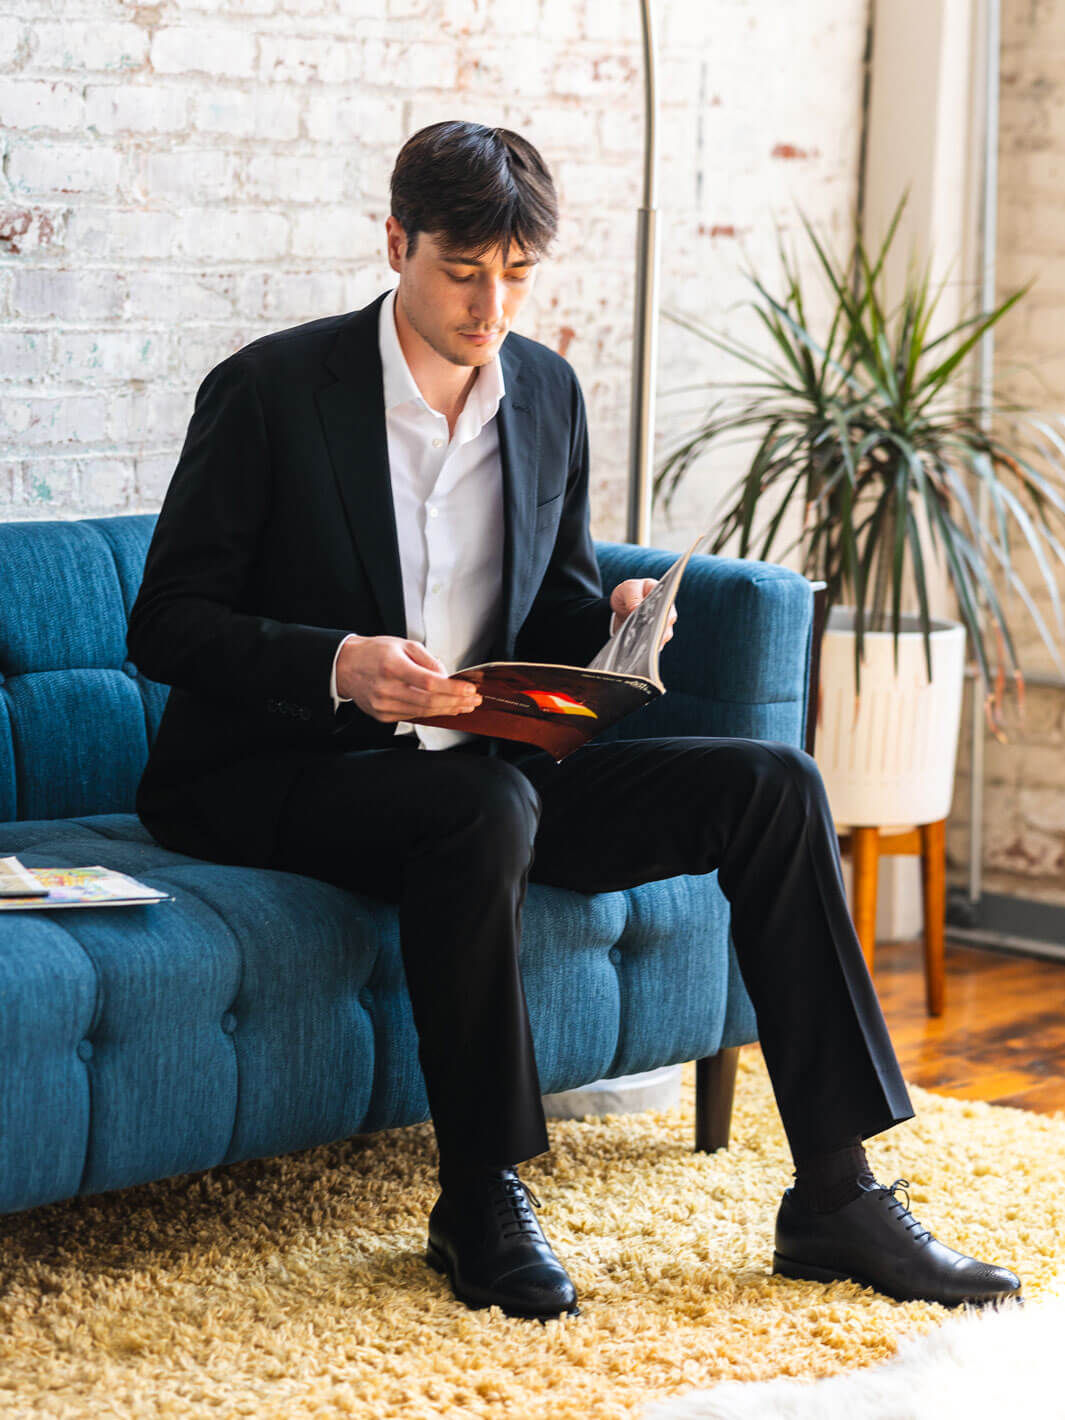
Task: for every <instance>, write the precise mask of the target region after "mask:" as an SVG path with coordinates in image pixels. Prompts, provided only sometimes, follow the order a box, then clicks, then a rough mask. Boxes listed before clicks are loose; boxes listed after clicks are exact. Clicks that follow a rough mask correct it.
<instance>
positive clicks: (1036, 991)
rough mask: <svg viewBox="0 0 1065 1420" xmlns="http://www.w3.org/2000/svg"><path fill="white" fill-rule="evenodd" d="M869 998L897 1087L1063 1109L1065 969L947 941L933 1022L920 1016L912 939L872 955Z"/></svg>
mask: <svg viewBox="0 0 1065 1420" xmlns="http://www.w3.org/2000/svg"><path fill="white" fill-rule="evenodd" d="M874 980H875V982H876V988H877V993H878V995H879V997H880V1002H881V1005H882V1006H883V1009H884V1016H885V1018H886V1020H887V1023H888V1029H889V1030H890V1032H891V1038H892V1041H893V1042H894V1045H895V1049H896V1051H897V1053H898V1056H899V1061H900V1063H901V1065H902V1071H903V1074H904V1075H905V1076H906V1079H907V1080H909V1081H910V1082H911V1083H912V1084H914V1085H920V1086H921V1087H922V1088H924V1089H928V1090H935V1091H937V1092H938V1093H941V1094H948V1095H954V1096H957V1097H959V1098H962V1099H978V1100H990V1101H992V1102H994V1103H995V1104H1008V1105H1015V1106H1017V1107H1019V1108H1023V1109H1031V1110H1035V1111H1037V1112H1039V1113H1042V1114H1053V1113H1055V1112H1057V1111H1059V1110H1065V963H1061V962H1052V961H1040V960H1036V959H1032V958H1028V957H1019V956H1007V955H1005V954H1003V953H1000V952H990V951H982V950H978V949H976V948H974V947H965V946H959V945H957V944H955V943H952V942H950V941H948V942H947V1000H946V1009H945V1011H944V1013H943V1015H942V1016H940V1017H938V1018H936V1019H932V1018H930V1017H929V1016H928V1015H927V1014H926V1012H925V999H924V967H923V962H922V957H921V945H920V942H919V941H913V942H883V943H878V945H877V949H876V968H875V971H874Z"/></svg>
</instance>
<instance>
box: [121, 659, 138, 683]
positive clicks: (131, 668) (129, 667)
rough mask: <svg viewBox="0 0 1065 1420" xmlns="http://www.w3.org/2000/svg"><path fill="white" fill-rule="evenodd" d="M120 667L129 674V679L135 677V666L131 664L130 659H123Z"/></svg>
mask: <svg viewBox="0 0 1065 1420" xmlns="http://www.w3.org/2000/svg"><path fill="white" fill-rule="evenodd" d="M122 669H123V670H124V671H125V673H126V674H127V675H128V676H129V678H130V680H136V679H137V667H136V666H135V665H134V664H133V662H132V661H123V662H122Z"/></svg>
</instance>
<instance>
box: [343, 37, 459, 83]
mask: <svg viewBox="0 0 1065 1420" xmlns="http://www.w3.org/2000/svg"><path fill="white" fill-rule="evenodd" d="M458 62H459V53H458V48H457V47H456V46H455V45H454V44H452V43H450V42H447V41H441V42H440V43H438V44H428V43H422V42H420V41H415V42H413V43H411V44H403V43H400V42H398V41H394V40H367V42H366V46H365V51H364V54H363V69H364V73H365V74H367V75H373V82H374V83H375V84H377V85H380V86H381V87H387V88H391V89H409V90H413V91H415V92H417V91H418V90H419V89H451V88H454V86H455V83H456V81H457V79H458Z"/></svg>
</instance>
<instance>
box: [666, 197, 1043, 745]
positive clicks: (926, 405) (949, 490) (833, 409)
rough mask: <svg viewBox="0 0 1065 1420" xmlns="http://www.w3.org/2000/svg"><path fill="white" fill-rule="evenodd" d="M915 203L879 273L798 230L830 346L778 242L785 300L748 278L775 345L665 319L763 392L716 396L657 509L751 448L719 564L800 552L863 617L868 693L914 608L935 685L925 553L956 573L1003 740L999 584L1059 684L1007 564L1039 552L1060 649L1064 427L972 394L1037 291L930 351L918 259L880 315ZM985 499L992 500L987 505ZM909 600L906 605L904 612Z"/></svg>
mask: <svg viewBox="0 0 1065 1420" xmlns="http://www.w3.org/2000/svg"><path fill="white" fill-rule="evenodd" d="M906 201H907V196H904V197H903V198H902V200H901V201H900V203H899V205H898V207H897V208H896V210H895V213H894V216H893V218H892V221H891V224H890V226H889V229H888V232H887V236H886V238H885V239H884V242H883V245H882V247H881V249H880V251H879V253H878V254H877V255H876V258H875V261H874V260H871V258H870V254H869V252H868V250H867V248H866V246H865V243H864V241H863V240H862V237H861V235H860V233H858V234H856V235H855V237H854V239H853V245H852V249H851V252H850V254H849V256H848V258H847V260H846V261H845V262H842V263H841V262H840V261H839V259H838V258H836V257H835V256H834V255H833V254H831V253H830V252H829V251H828V250H826V247H825V245H824V243H823V242H822V241H821V240H819V238H818V237H817V236H816V234H815V233H814V230H813V228H812V226H811V225H810V223H809V221H808V220H807V219H806V217H805V216H802V222H803V226H804V227H805V229H806V232H807V234H808V236H809V238H810V241H811V242H812V244H813V248H814V251H815V252H816V254H817V260H818V263H819V266H820V270H821V272H823V274H824V277H825V278H827V281H828V286H829V306H830V311H831V313H830V315H829V317H828V318H827V319H826V321H825V323H824V324H825V326H826V327H827V329H826V330H825V331H824V332H822V331H821V330H820V329H819V330H815V329H814V328H813V323H812V322H811V321H809V320H808V319H807V315H806V310H807V308H808V306H809V304H810V303H809V301H808V300H807V299H805V298H804V291H803V287H802V283H801V282H800V279H799V274H798V271H797V268H796V265H795V263H794V261H793V260H791V259H790V258H789V256H788V254H787V252H786V251H785V249H784V245H783V241H782V239H781V238H780V235H779V233H778V250H779V253H780V260H781V265H782V271H783V282H782V287H783V293H782V294H781V295H780V296H779V297H777V296H774V295H771V294H770V291H769V290H768V289H767V285H766V283H764V282H763V281H762V280H761V279H760V278H759V277H758V275H757V274H756V273H754V272H753V271H747V272H745V273H744V274H745V275H746V276H747V278H748V279H749V280H750V281H751V282H752V283H753V285H754V287H755V290H756V292H757V298H756V299H752V300H751V301H750V302H749V303H748V304H749V305H750V306H751V307H752V308H753V310H754V313H755V315H756V316H757V319H758V320H759V322H760V323H761V325H762V326H763V327H764V328H765V330H766V331H767V332H768V335H769V337H770V339H769V342H768V352H769V353H764V352H762V351H759V350H756V349H753V348H750V347H748V346H746V345H744V344H742V343H740V342H739V341H737V340H735V339H733V338H730V337H729V336H727V335H725V334H723V333H720V332H718V331H715V330H713V329H710V328H708V327H707V326H705V325H703V324H702V323H700V322H699V321H697V320H695V319H692V318H690V317H688V316H685V315H682V314H679V313H669V314H670V318H671V319H673V320H675V321H677V322H678V323H679V324H681V325H683V326H685V327H686V328H687V329H688V330H690V331H692V332H693V333H695V334H696V335H699V336H702V337H703V338H704V339H706V340H707V341H709V342H710V343H711V344H712V345H715V346H717V347H718V348H719V349H721V350H724V351H725V352H727V353H728V354H729V355H731V356H733V357H735V358H736V359H737V360H739V361H742V362H743V363H744V364H746V365H747V366H749V367H750V368H751V369H752V370H754V371H756V372H757V374H758V376H760V378H757V379H744V380H736V381H730V382H727V383H724V384H723V383H721V382H715V383H714V384H713V386H712V387H710V388H711V389H712V391H713V393H714V394H715V395H720V397H719V398H716V399H715V400H714V401H713V402H712V403H711V406H710V408H709V410H708V412H707V413H706V415H705V416H704V417H703V419H702V421H701V422H700V423H699V425H698V427H696V428H694V429H692V430H691V431H690V432H688V433H685V434H684V435H683V436H682V437H681V438H680V439H679V441H678V442H677V444H676V446H675V447H674V448H673V449H672V450H671V451H670V452H669V453H668V455H667V457H666V458H665V460H664V462H663V463H662V465H661V467H660V468H659V471H658V473H657V475H656V477H655V485H654V487H655V497H656V499H657V498H661V499H662V501H663V504H664V506H665V507H666V508H667V509H668V507H669V504H670V502H671V500H672V498H673V496H674V494H675V493H676V490H677V487H678V485H679V484H680V482H681V480H682V479H683V478H684V477H685V475H686V474H687V473H688V472H689V470H690V469H691V467H692V465H693V463H694V462H695V461H696V459H697V458H698V457H699V456H700V455H701V454H702V453H704V451H705V450H706V449H707V448H708V446H709V445H711V444H712V443H714V442H715V441H716V440H719V439H721V438H722V436H724V435H727V434H735V435H739V436H740V437H741V438H742V439H744V440H751V439H752V438H757V439H758V445H757V449H756V451H755V453H754V456H753V458H752V459H751V463H750V467H749V468H748V469H747V470H746V472H745V473H744V475H743V476H742V479H741V480H740V482H739V483H738V485H737V486H736V487H735V488H734V489H733V490H732V492H731V493H730V494H729V495H728V497H729V499H730V500H731V501H730V502H729V503H728V504H727V507H726V509H725V511H724V512H722V513H721V514H720V517H719V519H718V521H716V522H715V525H714V527H713V529H712V532H711V536H710V538H709V540H708V550H711V551H714V552H720V551H722V549H723V548H724V547H725V546H726V544H727V543H728V542H729V540H730V539H731V538H732V537H733V536H734V535H735V534H737V533H738V534H739V555H740V556H741V557H747V556H753V557H757V558H760V559H765V560H768V559H770V558H771V557H772V555H773V554H774V552H776V554H777V556H778V558H779V557H782V556H783V555H785V554H786V553H788V552H790V551H791V550H792V549H793V548H795V547H796V546H798V547H799V548H800V549H801V563H802V570H803V573H804V574H805V575H806V576H807V577H811V578H814V579H817V580H822V581H824V582H825V583H826V584H827V588H828V606H829V607H830V608H831V607H832V606H833V605H834V604H836V603H840V602H843V603H847V604H849V605H852V606H853V607H854V608H855V621H854V629H855V678H856V685H857V686H858V688H860V674H861V662H862V658H863V655H864V649H863V645H864V635H865V633H866V632H867V631H883V630H891V631H893V632H894V645H895V656H896V664H897V657H898V636H899V628H900V617H901V614H902V613H903V611H904V610H908V611H915V612H916V614H917V615H918V616H919V618H920V625H921V627H922V630H923V635H924V647H925V661H926V666H927V670H928V676H929V679H931V676H932V658H931V643H930V640H929V633H930V629H931V628H930V620H931V618H930V613H929V601H928V589H927V583H926V554H927V550H928V543H930V544H931V548H932V550H933V555H934V556H935V557H937V558H939V557H945V558H946V565H947V569H948V571H949V575H950V580H951V583H952V585H953V588H954V591H955V593H956V594H957V600H958V605H959V608H960V612H961V617H962V620H963V621H964V623H965V625H966V627H967V628H968V631H969V635H970V641H971V646H972V651H973V654H974V656H975V659H976V664H977V667H978V670H979V674H980V677H981V682H982V685H983V689H984V693H985V706H986V709H987V714H988V718H989V721H990V723H991V725H992V728H993V729H995V730H996V732H997V731H998V729H999V726H1000V719H999V715H998V711H999V709H1000V707H1001V700H1002V690H1003V686H1004V684H1005V677H1006V676H1007V675H1010V676H1011V677H1012V678H1013V679H1014V681H1015V683H1016V685H1017V689H1018V696H1019V698H1020V697H1022V696H1023V678H1022V672H1021V667H1020V664H1019V661H1018V657H1017V652H1016V648H1015V644H1014V639H1013V636H1012V634H1011V631H1010V625H1009V616H1008V615H1007V610H1006V608H1005V607H1004V605H1003V600H1002V597H1001V596H1000V593H999V586H1000V585H1002V584H1005V585H1006V586H1008V587H1010V588H1012V589H1013V590H1014V591H1015V592H1016V593H1017V595H1018V597H1019V598H1020V600H1021V601H1022V602H1023V603H1024V605H1025V606H1026V607H1027V609H1028V611H1029V613H1030V614H1031V616H1032V618H1033V620H1034V621H1035V623H1036V625H1037V626H1038V628H1039V631H1040V634H1041V635H1042V637H1043V640H1044V641H1045V642H1046V644H1047V646H1048V647H1049V649H1050V651H1051V654H1052V655H1053V657H1054V659H1055V661H1056V663H1057V664H1058V665H1059V666H1062V667H1063V669H1065V666H1063V663H1062V659H1061V654H1060V651H1059V646H1058V641H1057V639H1056V638H1055V636H1054V635H1052V634H1051V631H1050V629H1049V628H1048V626H1047V624H1046V621H1045V620H1044V618H1043V615H1042V613H1041V612H1040V609H1039V607H1038V605H1037V604H1036V601H1035V599H1034V598H1033V596H1032V595H1031V592H1030V590H1029V589H1028V588H1027V587H1026V586H1025V584H1024V581H1023V580H1022V578H1021V576H1020V573H1019V572H1018V570H1017V568H1016V566H1015V565H1014V556H1013V553H1014V551H1015V549H1016V546H1017V544H1018V539H1020V541H1021V542H1023V544H1024V545H1025V546H1027V547H1028V548H1029V549H1030V550H1031V552H1032V554H1033V558H1034V562H1035V565H1036V566H1037V567H1038V569H1039V574H1040V578H1041V579H1042V581H1043V583H1044V584H1045V585H1046V587H1047V589H1048V592H1049V600H1050V605H1051V607H1052V608H1053V613H1054V618H1055V620H1056V626H1057V632H1058V636H1059V637H1060V638H1061V641H1062V642H1065V622H1063V619H1062V610H1061V601H1060V596H1059V591H1058V585H1057V581H1056V574H1058V575H1060V568H1063V567H1065V549H1063V546H1062V542H1061V540H1060V536H1059V534H1060V533H1061V532H1063V531H1065V439H1063V437H1062V435H1063V432H1065V421H1063V419H1062V417H1061V416H1060V415H1057V414H1047V415H1039V414H1035V413H1033V412H1031V411H1026V410H1024V409H1022V407H1021V406H1019V405H1016V404H1012V403H1007V402H1005V401H1004V400H1002V399H1001V398H1000V397H999V396H998V395H997V393H993V394H992V396H991V401H990V406H989V412H990V416H991V417H990V421H989V420H988V418H986V417H985V410H984V408H983V407H982V406H981V404H980V402H979V401H978V399H977V398H976V396H975V395H974V394H973V392H972V391H971V389H970V388H968V387H967V385H966V384H963V379H965V378H966V375H965V359H966V356H967V355H969V353H970V352H971V351H972V350H973V347H974V346H975V345H976V344H977V343H978V341H979V340H980V339H981V337H982V336H983V334H984V332H985V331H986V330H988V329H989V328H990V327H991V326H993V325H994V324H995V323H996V322H997V321H999V320H1001V319H1002V317H1003V316H1004V315H1005V314H1006V312H1007V311H1009V310H1010V309H1011V307H1013V306H1014V305H1015V304H1016V303H1017V301H1018V300H1020V298H1021V297H1022V296H1023V295H1024V294H1025V292H1026V291H1027V290H1028V289H1029V286H1030V285H1031V283H1029V285H1028V286H1024V287H1022V288H1021V289H1020V290H1018V291H1016V292H1014V293H1013V294H1012V295H1011V296H1010V297H1009V298H1008V299H1007V300H1005V301H1003V302H1002V304H1001V305H1000V306H998V307H997V309H995V310H993V311H990V312H983V311H982V312H979V313H978V314H976V315H971V316H968V317H967V318H966V319H964V320H962V321H960V322H959V323H958V324H957V325H955V326H953V327H952V328H951V329H950V330H947V331H946V332H945V333H944V334H941V335H937V336H936V337H935V338H930V333H929V330H930V323H931V319H932V315H933V312H934V310H935V307H936V304H937V302H938V300H939V297H940V295H941V294H942V289H943V288H942V286H940V288H939V290H938V291H936V292H934V293H933V292H932V291H931V290H930V283H929V274H928V269H927V267H926V268H925V271H924V272H923V274H922V273H919V272H918V271H917V270H916V268H915V265H914V263H913V261H912V260H911V262H910V267H909V271H908V274H907V277H906V281H905V289H904V290H903V292H902V295H901V299H900V300H899V302H898V304H897V306H896V307H895V309H894V310H892V311H888V310H887V309H886V308H885V304H886V303H885V300H884V297H883V294H882V289H881V291H878V289H877V288H878V284H879V286H880V287H881V288H882V287H883V284H884V283H883V276H882V269H883V265H884V260H885V257H886V255H887V252H888V251H889V249H890V246H891V242H892V240H893V238H894V236H895V231H896V228H897V226H898V223H899V219H900V217H901V216H902V212H903V208H904V207H905V204H906ZM800 215H801V214H800ZM721 391H726V393H724V394H722V393H721ZM989 423H990V427H986V426H988V424H989ZM981 485H982V486H983V487H984V488H986V490H987V496H986V499H985V500H981V498H980V497H979V493H978V490H979V489H980V487H981ZM796 500H801V509H802V532H801V533H800V535H799V537H798V538H797V539H794V540H793V541H792V542H791V543H789V544H788V546H787V547H785V548H783V549H781V548H780V547H779V543H780V542H781V541H782V527H783V525H784V521H785V515H786V514H787V512H788V510H789V509H791V508H794V506H795V503H796ZM982 501H983V502H984V503H985V504H986V507H987V510H988V512H987V515H986V516H982V515H981V502H982ZM919 510H923V518H924V523H925V526H926V529H927V533H926V538H927V542H925V541H923V540H922V533H921V528H920V520H919V517H918V511H919ZM906 586H908V587H909V589H910V590H909V600H910V602H911V605H910V606H908V607H906V608H904V607H903V593H904V587H906ZM914 600H915V601H916V607H914V606H913V605H912V602H913V601H914Z"/></svg>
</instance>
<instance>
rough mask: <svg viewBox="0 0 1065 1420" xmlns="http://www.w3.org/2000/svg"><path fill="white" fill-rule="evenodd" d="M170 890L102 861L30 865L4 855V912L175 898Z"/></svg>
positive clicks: (0, 864) (0, 908)
mask: <svg viewBox="0 0 1065 1420" xmlns="http://www.w3.org/2000/svg"><path fill="white" fill-rule="evenodd" d="M172 900H173V899H172V896H171V894H170V893H168V892H160V891H158V890H157V889H156V888H153V887H148V885H147V884H146V883H140V882H138V881H137V880H136V878H129V877H127V876H126V874H125V873H116V872H115V871H114V869H113V868H103V867H100V866H99V865H96V866H95V867H91V868H26V867H24V866H23V865H22V864H21V863H20V862H19V860H18V859H17V858H0V912H17V911H27V910H31V909H34V908H37V909H41V908H50V907H133V906H135V905H138V904H140V903H144V902H164V901H172Z"/></svg>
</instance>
